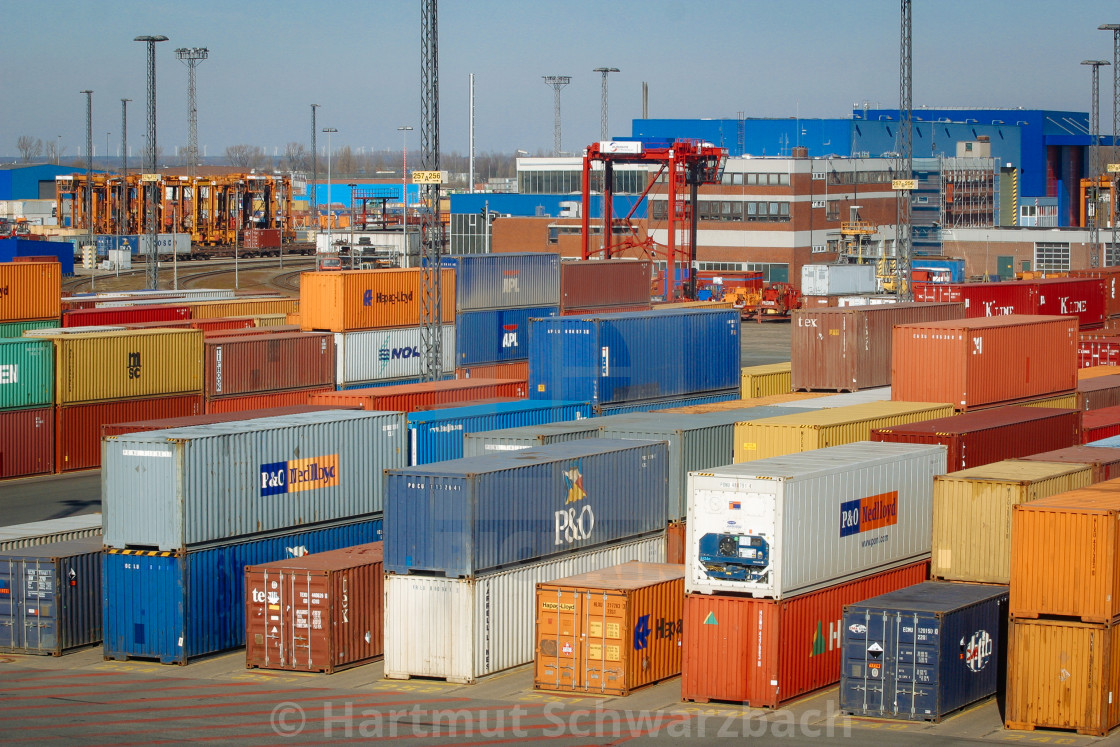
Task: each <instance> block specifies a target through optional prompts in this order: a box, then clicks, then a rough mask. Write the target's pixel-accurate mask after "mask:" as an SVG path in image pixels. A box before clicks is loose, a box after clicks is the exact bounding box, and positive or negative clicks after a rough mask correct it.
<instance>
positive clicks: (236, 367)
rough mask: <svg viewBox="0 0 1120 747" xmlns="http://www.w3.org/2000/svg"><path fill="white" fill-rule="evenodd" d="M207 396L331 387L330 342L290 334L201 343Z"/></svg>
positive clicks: (326, 338) (329, 339) (317, 336)
mask: <svg viewBox="0 0 1120 747" xmlns="http://www.w3.org/2000/svg"><path fill="white" fill-rule="evenodd" d="M204 351H205V356H206V395H207V396H208V397H225V396H231V395H239V394H256V393H260V392H275V391H281V390H285V389H307V388H310V387H317V386H331V385H333V384H334V368H335V361H334V357H335V356H334V354H335V351H334V337H333V336H332V335H329V334H315V333H308V332H290V333H287V334H278V335H254V336H251V337H215V338H210V339H207V340H206V341H205V342H204Z"/></svg>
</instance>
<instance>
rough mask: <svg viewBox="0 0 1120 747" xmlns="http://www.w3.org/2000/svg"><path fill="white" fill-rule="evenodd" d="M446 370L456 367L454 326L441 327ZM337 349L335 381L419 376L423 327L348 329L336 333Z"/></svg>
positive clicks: (346, 382) (349, 383)
mask: <svg viewBox="0 0 1120 747" xmlns="http://www.w3.org/2000/svg"><path fill="white" fill-rule="evenodd" d="M441 330H442V333H443V335H442V338H441V343H440V344H441V348H440V353H441V355H442V356H443V358H442V365H443V370H445V371H450V370H452V369H453V368H455V338H456V334H455V327H454V325H451V324H445V325H443V327H442V328H441ZM334 343H335V348H336V349H337V353H336V357H337V365H336V372H335V383H336V384H337V385H338V386H353V385H357V384H361V383H362V382H373V381H391V380H393V379H403V378H409V377H414V376H420V374H421V370H420V348H421V341H420V328H419V327H408V328H402V329H378V330H368V331H365V332H345V333H338V334H336V335H335V336H334Z"/></svg>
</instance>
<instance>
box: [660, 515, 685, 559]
mask: <svg viewBox="0 0 1120 747" xmlns="http://www.w3.org/2000/svg"><path fill="white" fill-rule="evenodd" d="M686 534H687V533H686V525H685V523H684V522H683V521H670V522H669V528H668V529H666V530H665V562H666V563H680V564H681V565H684V558H685V552H684V544H685V536H686Z"/></svg>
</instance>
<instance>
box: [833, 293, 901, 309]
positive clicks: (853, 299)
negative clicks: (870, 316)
mask: <svg viewBox="0 0 1120 747" xmlns="http://www.w3.org/2000/svg"><path fill="white" fill-rule="evenodd" d="M888 303H889V304H895V303H899V300H898V296H891V295H887V294H866V293H865V294H863V295H859V296H840V297H839V298H837V299H836V305H837V306H839V307H841V308H844V307H846V306H882V305H883V304H888Z"/></svg>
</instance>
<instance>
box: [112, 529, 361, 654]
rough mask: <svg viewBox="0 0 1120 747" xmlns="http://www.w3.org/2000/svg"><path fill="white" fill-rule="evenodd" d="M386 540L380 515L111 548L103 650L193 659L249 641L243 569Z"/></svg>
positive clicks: (114, 652) (113, 652)
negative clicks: (219, 538) (230, 537)
mask: <svg viewBox="0 0 1120 747" xmlns="http://www.w3.org/2000/svg"><path fill="white" fill-rule="evenodd" d="M380 540H381V520H380V519H365V520H361V521H353V522H348V523H345V524H338V525H331V526H327V527H322V528H315V529H299V530H295V531H291V532H287V533H280V534H273V535H267V536H258V537H248V538H245V539H244V540H243V541H241V542H235V543H227V544H219V545H215V546H210V547H205V548H200V549H197V550H195V549H192V550H189V551H188V552H186V553H184V554H181V555H176V554H174V553H167V552H154V551H137V550H116V549H107V550H106V551H105V553H104V554H103V556H102V557H103V563H104V566H103V568H104V596H103V609H104V615H105V617H104V631H105V656H106V657H107V658H110V659H156V660H158V661H160V662H161V663H163V664H186V663H187V660H188V659H191V658H194V657H197V656H202V655H204V654H211V653H215V652H217V651H225V650H227V649H231V648H237V647H238V646H242V645H244V644H245V568H246V566H250V565H260V564H262V563H270V562H272V561H274V560H283V559H284V558H289V557H293V556H300V555H307V554H309V553H318V552H326V551H328V550H337V549H339V548H341V547H350V546H352V545H360V544H363V543H368V542H379V541H380Z"/></svg>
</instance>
